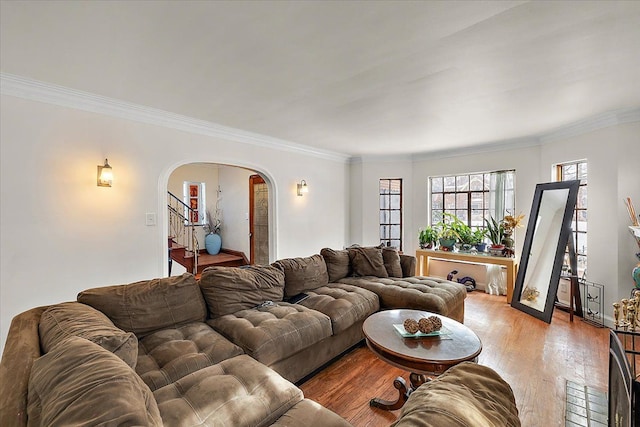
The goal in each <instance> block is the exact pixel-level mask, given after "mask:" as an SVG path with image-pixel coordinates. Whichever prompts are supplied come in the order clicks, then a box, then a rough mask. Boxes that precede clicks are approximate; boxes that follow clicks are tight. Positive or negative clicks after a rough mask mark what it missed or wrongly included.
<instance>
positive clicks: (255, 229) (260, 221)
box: [249, 175, 269, 265]
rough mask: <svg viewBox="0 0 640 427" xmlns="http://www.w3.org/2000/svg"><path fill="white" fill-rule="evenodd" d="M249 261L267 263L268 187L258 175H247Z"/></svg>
mask: <svg viewBox="0 0 640 427" xmlns="http://www.w3.org/2000/svg"><path fill="white" fill-rule="evenodd" d="M249 247H250V251H249V262H250V263H251V264H260V265H269V189H268V187H267V184H266V183H265V182H264V179H263V178H262V177H261V176H260V175H251V176H250V177H249Z"/></svg>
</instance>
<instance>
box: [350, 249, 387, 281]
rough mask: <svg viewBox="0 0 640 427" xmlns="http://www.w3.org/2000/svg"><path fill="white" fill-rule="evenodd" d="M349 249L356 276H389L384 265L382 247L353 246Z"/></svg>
mask: <svg viewBox="0 0 640 427" xmlns="http://www.w3.org/2000/svg"><path fill="white" fill-rule="evenodd" d="M348 250H349V259H350V260H351V268H353V274H354V275H355V276H376V277H389V274H388V273H387V269H386V268H385V267H384V260H383V258H382V249H381V248H378V247H362V246H355V247H354V246H351V247H349V249H348Z"/></svg>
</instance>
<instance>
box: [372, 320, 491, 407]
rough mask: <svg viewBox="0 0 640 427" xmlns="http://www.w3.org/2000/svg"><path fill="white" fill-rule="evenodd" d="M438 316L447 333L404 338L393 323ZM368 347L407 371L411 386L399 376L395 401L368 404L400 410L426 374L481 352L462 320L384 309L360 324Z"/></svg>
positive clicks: (473, 334) (435, 372) (391, 363)
mask: <svg viewBox="0 0 640 427" xmlns="http://www.w3.org/2000/svg"><path fill="white" fill-rule="evenodd" d="M429 316H438V317H439V318H440V320H442V328H443V332H445V333H446V335H440V336H429V337H419V338H417V337H409V338H403V337H402V336H401V335H400V333H399V332H398V331H397V330H396V329H395V328H394V326H393V325H402V324H403V322H404V320H405V319H416V320H418V319H420V318H422V317H429ZM362 330H363V332H364V336H365V338H366V342H367V346H368V347H369V349H370V350H371V351H372V352H373V353H374V354H375V355H376V356H377V357H378V358H380V359H382V360H384V361H385V362H387V363H388V364H390V365H393V366H395V367H397V368H400V369H404V370H407V371H409V372H410V373H411V374H410V375H409V380H410V383H411V386H410V387H407V385H406V383H405V380H404V379H403V378H402V377H398V378H396V380H395V381H394V382H393V386H394V387H395V388H396V389H398V392H399V396H398V400H396V401H395V402H394V401H387V400H382V399H378V398H375V399H371V401H370V402H369V403H370V405H371V406H375V407H378V408H382V409H387V410H394V409H399V408H401V407H402V405H404V403H405V402H406V401H407V399H408V398H409V394H411V392H412V391H413V390H415V389H416V388H418V387H419V386H420V385H422V384H423V383H425V382H426V381H429V377H430V376H431V377H433V376H437V375H440V374H442V373H443V372H444V371H446V370H447V369H449V368H450V367H452V366H454V365H456V364H458V363H460V362H464V361H467V360H472V361H475V360H476V359H477V356H478V355H479V354H480V352H481V351H482V343H481V342H480V338H478V336H477V335H476V334H475V333H474V332H473V331H472V330H471V329H469V328H467V327H466V326H464V325H463V324H462V323H459V322H456V321H455V320H453V319H449V318H448V317H445V316H441V315H438V314H434V313H429V312H428V311H419V310H387V311H379V312H377V313H374V314H372V315H371V316H369V317H368V318H367V319H366V320H365V321H364V324H363V325H362Z"/></svg>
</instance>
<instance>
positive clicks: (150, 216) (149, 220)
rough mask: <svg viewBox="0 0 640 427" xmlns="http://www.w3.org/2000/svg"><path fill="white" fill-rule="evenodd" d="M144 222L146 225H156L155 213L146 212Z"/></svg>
mask: <svg viewBox="0 0 640 427" xmlns="http://www.w3.org/2000/svg"><path fill="white" fill-rule="evenodd" d="M145 221H146V222H145V223H146V225H147V226H153V225H156V214H155V213H154V212H147V215H146V217H145Z"/></svg>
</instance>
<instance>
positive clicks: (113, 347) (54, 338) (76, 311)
mask: <svg viewBox="0 0 640 427" xmlns="http://www.w3.org/2000/svg"><path fill="white" fill-rule="evenodd" d="M38 330H39V333H40V344H41V345H42V349H43V350H44V352H45V353H48V352H49V351H51V350H52V349H53V348H54V347H55V346H56V345H57V344H59V343H60V342H62V341H64V340H65V339H67V338H68V337H70V336H72V335H73V336H78V337H81V338H85V339H88V340H89V341H91V342H93V343H95V344H98V345H99V346H100V347H102V348H104V349H105V350H108V351H110V352H112V353H113V354H115V355H116V356H118V357H119V358H120V359H122V360H123V361H124V362H125V363H126V364H127V365H129V366H131V368H133V369H135V367H136V361H137V359H138V339H137V338H136V336H135V335H134V334H133V333H131V332H125V331H123V330H122V329H119V328H116V327H115V325H114V324H113V322H112V321H111V320H109V318H108V317H107V316H105V315H104V313H102V312H100V311H98V310H96V309H95V308H92V307H90V306H88V305H86V304H81V303H79V302H65V303H62V304H56V305H53V306H51V307H49V308H48V309H47V310H46V311H45V312H44V313H42V317H41V318H40V324H39V325H38Z"/></svg>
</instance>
